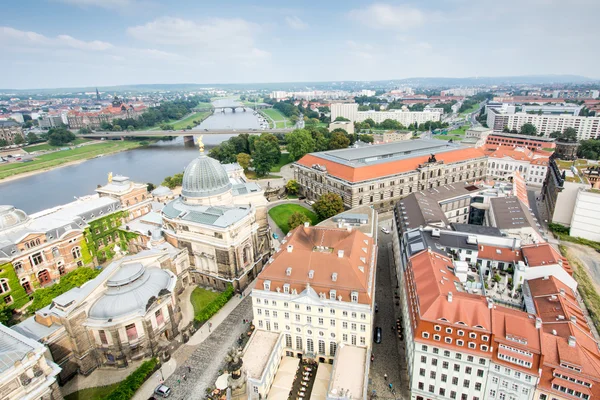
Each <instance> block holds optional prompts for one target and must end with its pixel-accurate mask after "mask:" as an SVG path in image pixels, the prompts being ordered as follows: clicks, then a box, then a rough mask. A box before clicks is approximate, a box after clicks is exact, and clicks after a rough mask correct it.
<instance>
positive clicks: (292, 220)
mask: <svg viewBox="0 0 600 400" xmlns="http://www.w3.org/2000/svg"><path fill="white" fill-rule="evenodd" d="M305 222H310V218H308V217H307V216H306V214H304V213H301V212H298V211H294V212H293V213H292V215H290V217H289V218H288V226H289V227H290V231H291V230H292V229H294V228H296V227H297V226H300V225H303V224H304V223H305Z"/></svg>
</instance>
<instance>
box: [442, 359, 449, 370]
mask: <svg viewBox="0 0 600 400" xmlns="http://www.w3.org/2000/svg"><path fill="white" fill-rule="evenodd" d="M448 365H449V364H448V361H444V362H442V368H444V369H448Z"/></svg>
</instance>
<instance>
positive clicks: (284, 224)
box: [269, 204, 319, 234]
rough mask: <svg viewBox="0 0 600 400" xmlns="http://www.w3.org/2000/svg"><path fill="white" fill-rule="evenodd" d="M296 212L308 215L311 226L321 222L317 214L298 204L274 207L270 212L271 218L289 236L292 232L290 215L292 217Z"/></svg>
mask: <svg viewBox="0 0 600 400" xmlns="http://www.w3.org/2000/svg"><path fill="white" fill-rule="evenodd" d="M294 212H300V213H302V214H304V215H306V216H307V217H308V218H309V219H310V224H311V225H316V224H317V223H318V222H319V219H318V218H317V214H315V213H314V212H312V211H310V210H308V209H306V208H304V207H302V206H300V205H298V204H282V205H280V206H277V207H273V208H271V209H270V210H269V216H270V217H271V218H272V219H273V221H274V222H275V223H276V224H277V226H278V227H279V228H280V229H281V230H282V231H283V233H284V234H287V233H288V232H289V231H290V227H289V225H288V219H289V218H290V215H292V214H293V213H294Z"/></svg>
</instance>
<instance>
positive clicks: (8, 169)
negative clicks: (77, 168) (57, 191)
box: [0, 140, 142, 179]
mask: <svg viewBox="0 0 600 400" xmlns="http://www.w3.org/2000/svg"><path fill="white" fill-rule="evenodd" d="M140 146H142V143H141V142H136V141H121V140H114V141H106V142H102V143H98V144H92V145H88V146H83V147H78V148H76V149H73V150H64V151H57V152H54V153H49V154H43V155H41V156H39V157H36V158H35V159H34V160H33V161H31V162H25V163H22V162H16V163H10V164H5V165H0V179H4V178H7V177H9V176H14V175H18V174H23V173H25V172H32V171H38V170H43V169H49V168H52V167H56V166H58V165H61V164H65V163H68V162H72V161H79V160H86V159H89V158H93V157H95V156H97V155H100V154H110V153H116V152H118V151H122V150H129V149H134V148H136V147H140Z"/></svg>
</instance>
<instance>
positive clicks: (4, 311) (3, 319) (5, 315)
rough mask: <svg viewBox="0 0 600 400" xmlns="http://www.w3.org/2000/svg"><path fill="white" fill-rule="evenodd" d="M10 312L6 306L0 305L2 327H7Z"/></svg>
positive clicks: (10, 317) (10, 315) (10, 316)
mask: <svg viewBox="0 0 600 400" xmlns="http://www.w3.org/2000/svg"><path fill="white" fill-rule="evenodd" d="M12 314H13V312H12V310H11V309H10V308H9V307H8V306H7V305H6V304H0V323H1V324H2V325H8V323H9V322H10V320H11V319H12Z"/></svg>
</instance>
